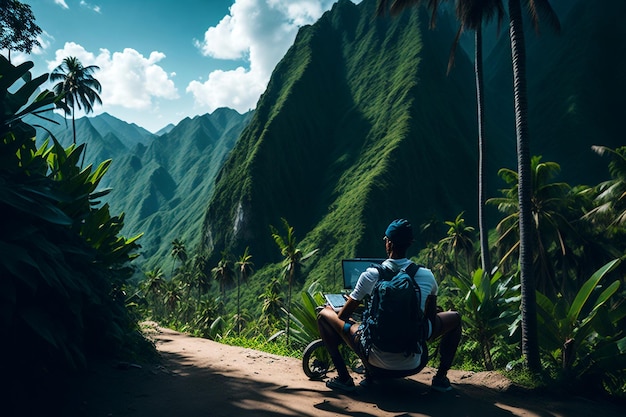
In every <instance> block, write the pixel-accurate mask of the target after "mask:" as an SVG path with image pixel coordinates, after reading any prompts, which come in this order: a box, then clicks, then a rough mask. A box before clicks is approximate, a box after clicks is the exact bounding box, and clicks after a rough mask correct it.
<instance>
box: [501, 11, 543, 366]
mask: <svg viewBox="0 0 626 417" xmlns="http://www.w3.org/2000/svg"><path fill="white" fill-rule="evenodd" d="M509 17H510V24H509V36H510V38H511V56H512V61H513V89H514V100H515V133H516V137H517V170H518V181H519V183H518V199H519V217H520V218H519V232H520V249H519V267H520V284H521V296H522V299H521V310H522V354H523V355H524V357H525V360H526V365H527V366H528V368H529V369H530V370H531V371H534V372H537V371H539V370H540V369H541V362H540V360H539V343H538V341H537V301H536V296H535V283H534V281H533V276H532V247H531V245H532V241H531V239H532V230H531V228H532V215H531V209H532V206H531V200H530V197H531V182H530V180H531V177H530V175H531V172H530V150H529V148H530V147H529V137H528V123H527V116H528V103H527V90H526V47H525V45H524V27H523V22H522V8H521V4H520V0H509Z"/></svg>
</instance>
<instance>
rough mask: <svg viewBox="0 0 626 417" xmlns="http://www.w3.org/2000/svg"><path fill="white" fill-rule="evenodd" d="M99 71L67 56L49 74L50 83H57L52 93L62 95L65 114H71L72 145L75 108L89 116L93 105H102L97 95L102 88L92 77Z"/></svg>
mask: <svg viewBox="0 0 626 417" xmlns="http://www.w3.org/2000/svg"><path fill="white" fill-rule="evenodd" d="M99 69H100V67H98V66H96V65H89V66H87V67H83V64H82V63H81V62H80V61H79V60H78V58H76V57H73V56H68V57H67V58H64V59H63V62H62V63H61V65H59V66H58V67H56V68H55V69H54V70H53V71H52V74H50V81H51V82H56V81H59V82H58V83H57V84H56V85H55V86H54V87H53V91H54V93H55V94H57V95H61V94H63V95H64V97H63V101H64V102H65V114H66V115H67V113H70V112H71V113H72V130H73V132H74V144H76V121H75V117H74V116H75V108H76V107H78V110H82V109H84V110H85V113H86V114H89V113H91V112H92V111H93V104H94V103H97V104H102V99H100V96H99V95H98V93H100V92H101V91H102V87H101V85H100V82H99V81H98V80H96V79H95V78H94V77H93V73H94V72H95V71H96V70H99ZM70 109H71V110H70ZM83 155H84V154H83Z"/></svg>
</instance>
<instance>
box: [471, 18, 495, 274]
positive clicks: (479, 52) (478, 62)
mask: <svg viewBox="0 0 626 417" xmlns="http://www.w3.org/2000/svg"><path fill="white" fill-rule="evenodd" d="M474 36H475V39H474V40H475V57H474V73H475V75H476V101H477V107H478V230H479V232H480V254H481V262H482V268H483V271H484V272H487V273H489V274H490V273H491V258H490V256H489V234H488V232H487V225H486V220H485V201H486V200H487V196H486V185H485V182H486V178H487V176H486V175H485V169H486V168H485V166H486V163H485V159H486V149H487V145H486V142H485V114H484V111H485V98H484V96H483V78H484V73H483V31H482V24H481V25H479V26H478V27H477V28H476V31H475V34H474Z"/></svg>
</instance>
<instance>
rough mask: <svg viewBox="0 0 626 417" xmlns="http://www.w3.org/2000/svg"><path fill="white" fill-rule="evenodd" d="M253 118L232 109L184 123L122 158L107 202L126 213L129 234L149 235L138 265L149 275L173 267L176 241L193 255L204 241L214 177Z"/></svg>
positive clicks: (112, 173) (111, 184)
mask: <svg viewBox="0 0 626 417" xmlns="http://www.w3.org/2000/svg"><path fill="white" fill-rule="evenodd" d="M250 114H251V113H246V114H245V115H241V114H239V113H237V112H236V111H235V110H232V109H225V108H222V109H217V110H216V111H215V112H213V113H212V114H206V115H203V116H197V117H195V118H193V119H190V118H186V119H184V120H182V121H181V122H180V123H179V124H178V125H177V126H175V127H174V128H173V129H172V130H171V131H169V132H168V133H165V134H163V135H161V136H159V137H155V139H154V140H153V141H152V142H151V143H150V144H149V145H148V146H147V147H145V146H143V145H141V144H139V145H137V150H136V152H133V153H130V154H127V155H124V156H122V157H121V158H119V160H118V161H117V163H116V167H117V169H116V170H114V172H110V173H109V175H108V177H109V181H110V182H109V184H108V185H109V186H110V187H112V188H113V190H112V192H111V194H110V195H109V196H108V198H107V201H108V202H109V203H110V204H111V207H112V209H113V210H114V212H119V211H123V212H124V213H125V214H126V219H125V229H124V230H125V233H128V234H129V235H135V234H138V233H144V236H143V237H142V238H141V240H140V243H141V245H142V256H141V257H140V258H139V259H138V262H137V263H138V264H139V265H140V266H141V268H142V269H144V270H149V269H154V268H157V267H166V266H167V265H169V264H170V263H171V257H170V256H169V253H170V252H171V249H172V247H171V242H172V241H173V240H174V239H182V240H183V242H184V243H185V245H186V247H187V249H188V250H190V251H191V250H192V249H193V248H194V247H195V246H196V245H197V244H198V241H199V236H198V233H197V231H198V230H199V229H200V227H201V224H202V222H201V221H202V215H203V212H204V207H206V205H207V204H208V199H209V197H210V196H211V194H212V191H213V184H214V179H215V176H216V175H217V172H218V170H219V168H220V167H221V166H222V163H223V161H224V159H225V158H226V155H227V154H228V153H229V152H230V150H231V149H232V147H233V146H234V144H235V142H236V140H237V138H238V137H239V134H240V133H241V130H242V129H243V127H244V126H245V125H246V124H247V119H248V118H249V115H250Z"/></svg>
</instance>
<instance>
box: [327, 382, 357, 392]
mask: <svg viewBox="0 0 626 417" xmlns="http://www.w3.org/2000/svg"><path fill="white" fill-rule="evenodd" d="M326 387H327V388H330V389H332V390H339V391H343V392H354V390H356V387H355V386H352V387H349V386H343V385H334V384H326Z"/></svg>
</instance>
